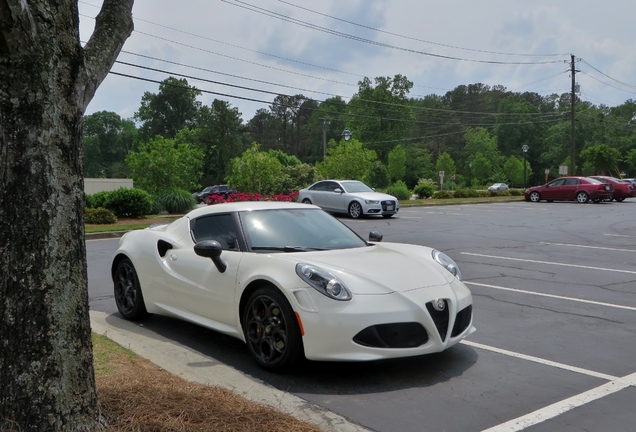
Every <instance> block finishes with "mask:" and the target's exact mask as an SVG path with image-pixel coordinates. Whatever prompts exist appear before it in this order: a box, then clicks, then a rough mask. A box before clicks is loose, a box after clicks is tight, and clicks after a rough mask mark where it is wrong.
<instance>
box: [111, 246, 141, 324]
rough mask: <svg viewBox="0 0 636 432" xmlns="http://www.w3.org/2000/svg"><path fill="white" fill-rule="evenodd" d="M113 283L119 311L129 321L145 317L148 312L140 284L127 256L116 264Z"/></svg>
mask: <svg viewBox="0 0 636 432" xmlns="http://www.w3.org/2000/svg"><path fill="white" fill-rule="evenodd" d="M113 283H114V291H115V303H117V309H118V310H119V313H120V314H121V315H122V316H123V317H124V318H125V319H127V320H131V321H134V320H138V319H142V318H145V317H146V316H147V315H148V312H147V311H146V304H145V303H144V297H143V295H142V294H141V285H140V284H139V278H138V277H137V272H136V271H135V267H134V266H133V263H132V261H130V260H129V259H128V258H124V259H123V260H121V262H120V263H119V264H117V270H115V278H114V281H113Z"/></svg>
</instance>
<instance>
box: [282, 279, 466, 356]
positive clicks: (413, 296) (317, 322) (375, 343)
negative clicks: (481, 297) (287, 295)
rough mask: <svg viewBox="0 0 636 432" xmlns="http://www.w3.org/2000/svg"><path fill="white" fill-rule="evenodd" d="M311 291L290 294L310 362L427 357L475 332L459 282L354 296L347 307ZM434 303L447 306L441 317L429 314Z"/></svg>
mask: <svg viewBox="0 0 636 432" xmlns="http://www.w3.org/2000/svg"><path fill="white" fill-rule="evenodd" d="M312 291H314V290H312V289H298V290H294V291H293V292H292V296H293V298H294V300H295V303H296V304H294V309H295V310H297V311H298V313H299V316H300V319H301V321H302V326H303V329H304V332H305V334H304V336H303V344H304V347H305V356H306V357H307V358H308V359H310V360H321V361H368V360H380V359H389V358H400V357H410V356H418V355H423V354H430V353H435V352H441V351H444V350H445V349H447V348H450V347H451V346H453V345H455V344H457V343H458V342H459V341H461V340H462V339H463V338H465V337H466V336H468V335H469V334H471V333H473V332H474V331H475V327H474V326H473V316H472V296H471V294H470V291H469V290H468V289H467V288H466V286H465V285H464V284H463V283H461V282H460V281H458V280H455V281H454V282H453V283H451V284H450V285H447V286H445V287H433V288H421V289H417V290H412V291H409V292H402V293H400V292H393V293H391V294H384V295H354V298H353V299H352V300H351V301H347V302H338V301H334V300H331V299H328V298H327V297H325V296H323V295H322V294H319V293H318V292H315V291H314V292H312ZM437 298H440V299H444V300H445V301H446V305H447V307H446V312H442V313H437V312H433V313H431V312H429V310H431V306H430V302H432V301H433V300H434V299H437ZM427 304H428V305H429V306H428V307H427Z"/></svg>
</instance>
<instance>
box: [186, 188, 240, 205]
mask: <svg viewBox="0 0 636 432" xmlns="http://www.w3.org/2000/svg"><path fill="white" fill-rule="evenodd" d="M233 193H236V189H232V188H230V187H229V186H228V185H214V186H208V187H206V188H205V189H203V190H202V191H201V192H195V193H193V194H192V196H193V197H194V199H195V200H197V202H198V203H202V202H205V199H206V198H207V197H209V196H210V195H215V194H216V195H221V196H225V197H227V196H228V195H229V194H233Z"/></svg>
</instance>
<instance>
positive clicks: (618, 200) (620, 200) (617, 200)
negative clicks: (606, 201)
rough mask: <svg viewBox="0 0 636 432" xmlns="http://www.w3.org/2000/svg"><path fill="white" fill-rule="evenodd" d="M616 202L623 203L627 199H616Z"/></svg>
mask: <svg viewBox="0 0 636 432" xmlns="http://www.w3.org/2000/svg"><path fill="white" fill-rule="evenodd" d="M614 201H616V202H623V201H625V198H614Z"/></svg>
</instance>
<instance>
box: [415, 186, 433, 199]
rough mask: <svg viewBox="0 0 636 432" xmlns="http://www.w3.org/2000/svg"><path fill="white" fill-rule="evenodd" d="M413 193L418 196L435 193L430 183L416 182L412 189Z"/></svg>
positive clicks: (428, 196) (430, 195)
mask: <svg viewBox="0 0 636 432" xmlns="http://www.w3.org/2000/svg"><path fill="white" fill-rule="evenodd" d="M413 193H414V194H416V195H417V197H418V198H420V199H422V198H430V197H432V196H433V194H434V193H435V187H434V186H431V185H430V184H418V185H417V186H415V188H414V189H413Z"/></svg>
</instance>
